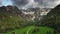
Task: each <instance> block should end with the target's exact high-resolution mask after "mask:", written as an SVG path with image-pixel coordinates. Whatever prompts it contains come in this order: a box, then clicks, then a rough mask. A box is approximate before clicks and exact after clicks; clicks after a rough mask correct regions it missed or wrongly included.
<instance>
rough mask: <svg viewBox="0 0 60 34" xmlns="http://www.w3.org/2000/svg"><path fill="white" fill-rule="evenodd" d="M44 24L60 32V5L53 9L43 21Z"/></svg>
mask: <svg viewBox="0 0 60 34" xmlns="http://www.w3.org/2000/svg"><path fill="white" fill-rule="evenodd" d="M42 23H43V24H44V25H46V26H50V27H53V28H55V29H57V31H59V32H60V4H59V5H58V6H56V7H55V8H54V9H52V10H51V11H50V12H49V13H48V14H47V15H46V16H45V17H44V18H43V19H42Z"/></svg>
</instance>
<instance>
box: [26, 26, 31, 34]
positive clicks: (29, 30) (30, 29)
mask: <svg viewBox="0 0 60 34" xmlns="http://www.w3.org/2000/svg"><path fill="white" fill-rule="evenodd" d="M31 29H32V26H31V27H30V28H29V29H28V30H27V34H29V31H30V30H31Z"/></svg>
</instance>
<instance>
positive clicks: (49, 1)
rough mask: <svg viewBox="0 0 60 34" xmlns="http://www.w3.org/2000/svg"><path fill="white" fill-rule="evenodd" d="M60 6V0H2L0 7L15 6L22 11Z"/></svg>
mask: <svg viewBox="0 0 60 34" xmlns="http://www.w3.org/2000/svg"><path fill="white" fill-rule="evenodd" d="M58 4H60V0H0V6H2V5H4V6H7V5H15V6H17V7H19V8H22V9H27V8H35V7H41V8H42V7H43V8H44V7H46V8H52V7H55V6H57V5H58Z"/></svg>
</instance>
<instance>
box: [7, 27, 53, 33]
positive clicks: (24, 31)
mask: <svg viewBox="0 0 60 34" xmlns="http://www.w3.org/2000/svg"><path fill="white" fill-rule="evenodd" d="M35 28H38V29H39V31H38V32H35V33H32V32H33V30H34V29H35ZM27 31H28V34H46V33H47V31H50V32H51V34H54V33H53V31H54V29H52V28H49V27H35V26H28V27H26V28H22V29H17V30H14V31H11V32H8V33H6V34H12V32H16V34H24V33H26V34H27Z"/></svg>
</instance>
